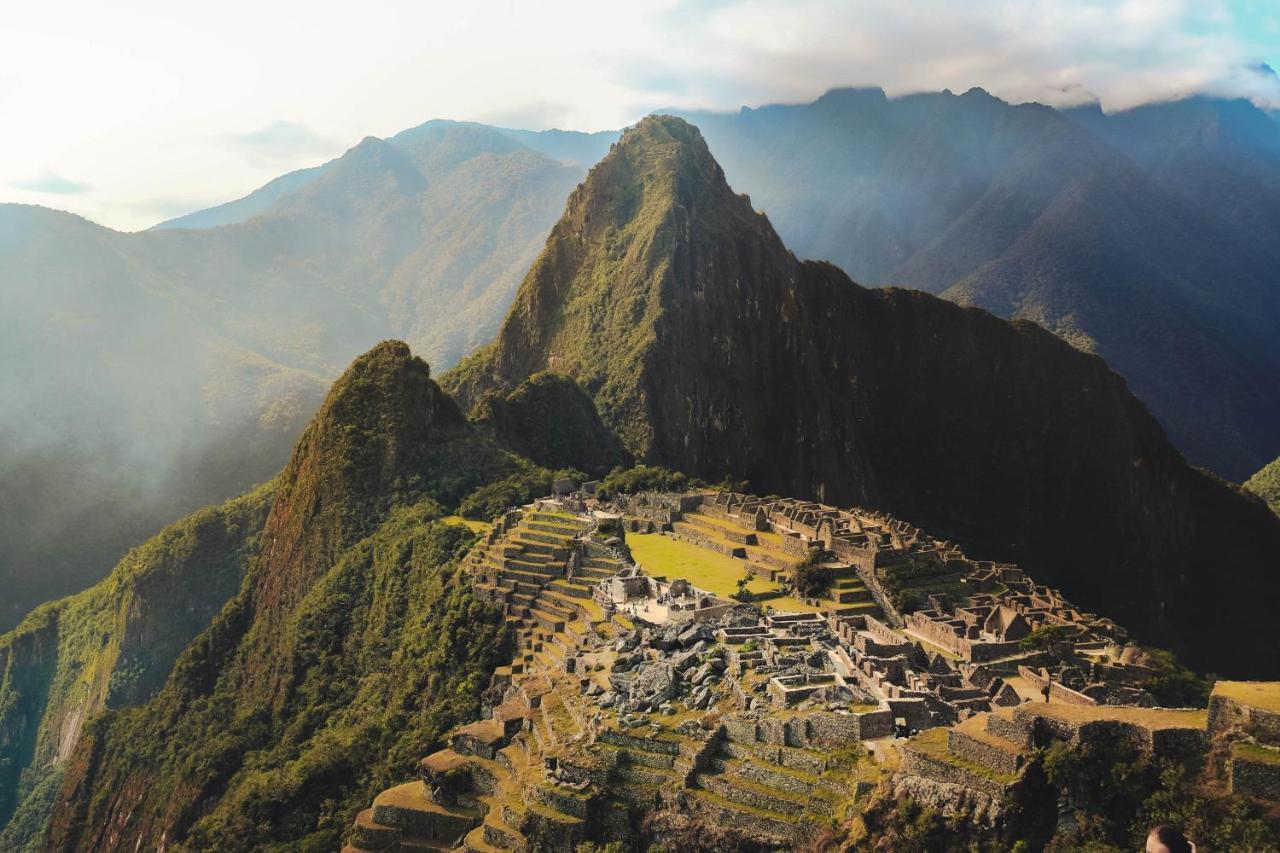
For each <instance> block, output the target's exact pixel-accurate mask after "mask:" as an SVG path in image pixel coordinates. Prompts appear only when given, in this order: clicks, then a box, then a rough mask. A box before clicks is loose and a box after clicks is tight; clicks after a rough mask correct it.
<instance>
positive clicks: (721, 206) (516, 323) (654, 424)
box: [443, 117, 1280, 675]
mask: <svg viewBox="0 0 1280 853" xmlns="http://www.w3.org/2000/svg"><path fill="white" fill-rule="evenodd" d="M543 370H552V371H555V372H559V373H564V374H566V375H568V376H570V377H572V378H573V379H575V380H576V381H577V382H578V383H579V384H580V385H581V386H582V387H583V388H585V389H586V391H587V392H588V393H589V394H590V395H591V396H592V397H593V398H594V400H595V402H596V405H597V407H598V409H599V410H600V414H601V417H602V419H603V421H604V423H605V424H606V425H607V426H609V427H610V428H611V429H613V430H614V431H615V432H617V433H618V435H619V436H620V437H621V438H622V439H623V441H624V443H625V444H626V446H627V448H628V449H629V450H630V451H631V452H632V453H634V454H635V455H636V457H637V458H639V459H641V460H643V461H646V462H651V463H657V464H662V465H666V466H668V467H671V468H675V469H678V470H683V471H686V472H688V473H690V474H695V475H701V476H703V477H705V478H707V479H711V480H717V479H719V478H721V477H724V476H726V475H729V476H733V477H736V478H743V477H745V478H747V479H748V480H749V481H750V482H751V484H752V486H753V487H754V488H755V490H756V491H760V492H762V493H763V492H775V493H779V494H798V495H810V496H813V497H816V498H820V499H823V500H826V501H829V502H835V503H858V504H864V505H869V506H874V507H878V508H882V509H885V510H888V511H890V512H892V513H894V514H895V515H898V516H900V517H904V518H911V519H913V520H914V521H917V522H918V523H920V524H921V525H923V526H925V527H926V528H928V529H931V530H935V531H938V532H940V533H941V534H943V535H945V536H948V537H949V538H952V539H955V540H957V541H960V542H962V543H964V544H965V545H966V546H967V547H968V549H969V550H971V551H972V552H974V553H982V554H984V555H988V556H990V557H992V558H1001V557H1008V558H1013V559H1016V560H1018V561H1019V562H1020V563H1023V564H1024V565H1026V566H1028V568H1029V570H1031V571H1033V572H1035V574H1036V576H1037V577H1039V578H1043V579H1044V580H1045V581H1046V582H1048V583H1051V584H1053V585H1055V586H1061V587H1062V588H1063V589H1065V590H1066V591H1067V593H1068V594H1069V595H1070V596H1071V597H1072V598H1073V599H1074V600H1078V601H1080V602H1081V603H1082V604H1083V605H1084V606H1086V607H1089V608H1090V609H1093V610H1097V611H1100V612H1103V613H1106V614H1108V615H1111V616H1113V617H1114V618H1116V619H1117V620H1119V621H1120V622H1121V623H1122V624H1125V625H1126V626H1128V627H1130V628H1132V629H1134V630H1135V631H1137V632H1138V633H1139V634H1140V635H1141V636H1142V637H1143V638H1144V639H1146V640H1148V641H1151V642H1157V643H1162V644H1165V645H1169V646H1173V647H1175V648H1177V649H1178V650H1179V652H1180V653H1181V654H1184V655H1185V656H1186V658H1187V659H1188V660H1191V661H1193V662H1195V663H1196V664H1199V665H1202V666H1206V667H1212V668H1214V669H1215V670H1216V671H1224V672H1225V671H1236V672H1241V673H1252V674H1254V675H1261V674H1264V673H1275V672H1278V671H1280V660H1277V659H1276V656H1275V652H1274V648H1273V647H1272V646H1271V644H1270V643H1269V642H1268V641H1266V640H1265V639H1264V637H1265V634H1263V633H1262V631H1261V628H1262V626H1264V625H1265V624H1267V620H1268V619H1269V618H1270V616H1269V615H1268V612H1267V608H1266V606H1265V605H1264V604H1263V603H1262V602H1263V601H1265V600H1266V599H1267V596H1266V595H1258V596H1256V597H1250V599H1249V600H1244V601H1242V600H1241V599H1240V597H1239V596H1238V595H1237V594H1236V593H1235V590H1237V589H1240V588H1249V589H1252V590H1254V591H1255V592H1257V591H1258V590H1261V589H1267V590H1273V591H1280V590H1276V584H1277V583H1278V582H1280V580H1278V578H1280V576H1278V575H1277V574H1276V573H1275V572H1273V571H1270V570H1269V569H1268V567H1269V566H1273V565H1274V561H1275V554H1276V553H1280V551H1278V550H1277V547H1278V546H1280V524H1277V519H1276V518H1275V517H1274V516H1272V515H1271V514H1269V513H1265V512H1263V511H1262V510H1261V507H1259V506H1258V505H1257V504H1256V503H1255V502H1252V501H1249V500H1245V499H1243V498H1242V497H1241V496H1240V495H1239V494H1238V493H1236V492H1235V491H1234V490H1233V489H1232V488H1231V487H1229V486H1227V485H1226V484H1223V483H1221V482H1219V481H1217V480H1215V479H1212V478H1210V477H1208V476H1206V475H1204V474H1202V473H1200V472H1197V471H1195V470H1193V469H1191V468H1190V467H1189V466H1187V464H1186V463H1185V462H1184V461H1183V459H1182V457H1181V456H1180V455H1179V454H1178V453H1177V451H1175V450H1174V449H1173V448H1172V447H1171V446H1170V444H1169V443H1168V441H1167V440H1166V438H1165V436H1164V433H1163V432H1162V431H1161V429H1160V427H1159V426H1158V425H1157V423H1156V422H1155V420H1154V419H1153V418H1152V417H1151V416H1150V414H1148V412H1147V411H1146V410H1145V408H1144V407H1143V406H1142V404H1141V403H1139V402H1138V401H1137V400H1136V399H1135V398H1134V397H1133V395H1132V394H1130V393H1129V391H1128V390H1127V388H1126V386H1125V383H1124V381H1123V380H1122V379H1120V377H1118V376H1117V375H1116V374H1114V373H1113V372H1111V371H1110V370H1109V369H1108V368H1107V366H1106V364H1105V363H1104V362H1103V361H1102V359H1100V358H1098V357H1096V356H1091V355H1088V354H1085V353H1082V352H1080V351H1078V350H1076V349H1074V348H1072V347H1070V346H1068V345H1067V344H1066V343H1064V342H1062V341H1061V340H1060V339H1058V338H1056V337H1054V336H1053V335H1051V334H1049V333H1047V332H1045V331H1044V330H1043V329H1041V328H1039V327H1038V326H1035V325H1033V324H1030V323H1013V324H1010V323H1007V322H1004V321H1001V320H998V319H996V318H995V317H992V316H991V315H990V314H987V313H985V312H983V311H979V310H974V309H965V308H961V307H958V306H956V305H953V304H951V303H948V302H945V301H942V300H940V299H937V298H934V297H931V296H929V295H927V294H923V293H919V292H910V291H901V290H893V289H888V290H865V289H863V288H861V287H859V286H857V285H856V284H854V283H853V282H852V281H850V280H849V279H848V278H847V277H846V276H845V275H844V274H843V273H842V272H840V270H838V269H836V268H835V267H832V266H830V265H828V264H821V263H812V262H810V263H801V262H799V261H798V260H796V258H795V257H794V256H793V255H792V254H791V253H790V252H789V251H787V250H786V248H785V247H784V246H783V245H782V242H781V240H779V238H778V237H777V235H776V234H775V233H774V231H773V229H772V227H771V226H770V224H769V221H768V220H767V219H766V218H765V217H764V216H762V215H760V214H758V213H756V212H755V211H753V210H752V208H751V205H750V203H749V201H748V200H747V199H746V198H745V197H743V196H738V195H735V194H734V193H733V191H732V190H731V189H730V188H729V186H728V184H727V183H726V182H725V179H724V175H723V173H722V172H721V170H720V168H719V166H718V165H717V164H716V162H715V160H714V159H712V157H711V155H710V153H709V151H708V149H707V146H706V144H705V143H704V142H703V140H702V138H701V136H700V134H699V133H698V131H697V130H696V129H694V128H692V127H691V126H689V125H687V124H686V123H684V122H683V121H681V120H679V119H674V118H669V117H653V118H649V119H646V120H645V121H643V122H641V123H640V124H639V125H638V126H637V127H636V128H634V129H632V130H631V131H628V132H627V134H625V135H624V136H623V138H622V140H621V141H620V142H619V143H618V145H617V146H615V148H614V150H613V151H612V152H611V153H610V155H609V156H608V157H606V158H605V159H604V160H603V161H602V162H601V163H600V164H599V165H597V166H596V167H595V168H594V169H593V170H592V171H591V173H590V175H589V176H588V178H587V180H586V181H585V182H584V184H583V185H582V186H581V187H580V188H579V189H578V190H577V191H575V192H574V194H573V195H572V196H571V197H570V199H569V202H568V204H567V206H566V209H565V214H564V217H563V218H562V219H561V221H560V222H559V223H558V224H557V225H556V227H555V228H554V229H553V230H552V234H551V237H550V238H549V239H548V241H547V245H546V247H545V248H544V249H543V252H542V255H541V256H540V257H539V259H538V260H537V262H536V263H535V264H534V266H533V268H532V270H531V271H530V273H529V276H528V277H527V278H526V279H525V281H524V283H523V284H522V285H521V288H520V290H519V292H518V294H517V297H516V302H515V305H514V306H513V307H512V310H511V312H510V313H509V314H508V316H507V319H506V320H505V322H504V324H503V328H502V332H501V333H500V335H499V337H498V339H497V341H495V343H494V344H493V346H492V347H490V348H486V349H485V350H482V351H480V352H478V353H477V354H476V355H475V356H473V357H471V358H470V359H468V360H466V361H464V362H463V363H462V364H460V365H459V366H458V367H457V368H456V369H455V370H454V371H452V372H451V373H450V374H448V375H447V376H446V377H445V378H444V380H443V383H444V385H445V386H446V388H448V389H450V390H451V391H452V392H454V393H456V394H457V396H458V397H459V399H460V400H462V401H463V402H464V405H470V404H472V403H474V402H475V401H477V400H479V399H481V397H482V396H483V395H484V394H485V393H488V392H490V391H492V390H494V389H498V390H503V391H505V390H509V389H511V388H514V387H515V386H516V385H518V384H519V383H520V382H521V381H523V380H524V379H525V378H526V377H528V376H531V375H533V374H535V373H538V372H540V371H543ZM1244 626H1249V628H1248V629H1245V627H1244ZM1254 628H1257V629H1259V630H1257V631H1254V630H1253V629H1254ZM1242 632H1243V636H1244V637H1246V638H1249V637H1252V638H1254V639H1245V640H1240V639H1239V638H1240V637H1241V636H1242ZM1215 637H1217V638H1220V639H1215ZM1227 637H1231V638H1232V639H1230V640H1227V639H1225V638H1227Z"/></svg>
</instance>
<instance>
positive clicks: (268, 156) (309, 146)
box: [0, 0, 1280, 230]
mask: <svg viewBox="0 0 1280 853" xmlns="http://www.w3.org/2000/svg"><path fill="white" fill-rule="evenodd" d="M1268 64H1269V65H1270V66H1274V67H1277V68H1280V0H1195V1H1194V2H1193V1H1192V0H1070V2H1065V0H1053V2H1041V0H1021V2H1015V0H964V2H957V0H844V2H833V0H707V2H690V0H655V1H654V2H645V0H628V2H612V0H592V2H579V0H539V2H536V3H532V2H510V3H504V2H489V0H468V2H450V3H439V2H432V0H364V2H360V3H353V2H344V3H334V2H331V0H305V2H304V0H222V2H220V3H217V4H196V3H175V2H172V0H115V2H112V3H103V2H101V0H40V2H36V0H15V1H14V2H12V3H7V4H5V8H4V11H3V13H0V202H19V203H25V204H40V205H45V206H47V207H55V208H59V209H63V210H69V211H72V212H75V213H78V214H80V215H82V216H85V217H87V218H89V219H92V220H93V221H95V222H98V223H101V224H104V225H107V226H109V227H112V228H117V229H121V230H136V229H140V228H145V227H148V226H150V225H153V224H155V223H156V222H159V221H161V220H164V219H167V218H170V217H173V216H176V215H179V214H182V213H186V212H189V211H191V210H197V209H200V208H203V207H208V206H210V205H213V204H218V203H220V202H223V201H228V200H230V199H233V198H237V197H239V196H242V195H244V194H245V193H247V192H249V191H251V190H252V189H254V188H255V187H257V186H260V185H261V184H263V183H265V182H266V181H268V180H270V179H271V178H273V177H275V176H277V175H280V174H282V173H284V172H286V171H289V170H291V169H295V168H300V167H303V166H308V165H314V164H316V163H319V162H323V161H324V160H327V159H329V158H332V157H335V156H338V155H339V154H341V153H342V152H343V151H344V150H346V149H347V148H349V147H351V146H352V145H354V144H356V143H357V142H359V141H360V139H362V138H364V137H365V136H369V135H373V136H383V137H385V136H390V135H391V134H393V133H396V132H397V131H400V130H403V129H405V128H408V127H412V126H415V125H418V124H421V123H422V122H424V121H426V120H428V119H432V118H452V119H464V120H474V121H483V122H489V123H493V124H499V125H503V126H509V127H525V128H531V129H543V128H548V127H562V128H569V129H576V130H601V129H607V128H617V127H622V126H625V125H627V124H629V123H631V122H634V121H635V120H636V119H638V118H639V117H641V116H643V115H644V114H646V113H648V112H651V111H653V110H655V109H660V108H662V107H679V108H682V109H695V108H701V109H706V108H710V109H730V110H732V109H737V108H739V107H740V106H743V105H748V106H757V105H760V104H764V103H776V102H796V101H807V100H812V99H813V98H816V97H817V96H819V95H821V94H822V93H823V92H824V91H826V90H827V89H830V88H832V87H835V86H842V85H878V86H882V87H883V88H884V89H885V90H886V91H887V92H888V93H889V94H890V95H899V94H907V93H910V92H916V91H929V90H941V89H944V88H950V89H952V90H953V91H957V92H959V91H964V90H966V89H968V88H970V87H972V86H981V87H983V88H985V89H987V90H988V91H990V92H992V93H993V94H995V95H997V96H999V97H1002V98H1004V99H1006V100H1009V101H1013V102H1021V101H1040V102H1043V103H1049V104H1054V105H1063V104H1074V103H1079V102H1083V101H1088V100H1099V101H1101V103H1102V104H1103V107H1104V108H1105V109H1107V110H1108V111H1114V110H1119V109H1124V108H1127V107H1131V106H1135V105H1137V104H1141V103H1145V102H1148V101H1154V100H1167V99H1169V98H1174V97H1179V96H1185V95H1188V94H1193V93H1200V92H1208V93H1213V94H1221V95H1232V96H1244V97H1250V98H1252V99H1254V100H1255V101H1256V102H1258V103H1260V104H1264V105H1270V106H1280V78H1277V77H1276V75H1275V74H1274V73H1273V72H1270V71H1269V68H1268V67H1267V65H1268Z"/></svg>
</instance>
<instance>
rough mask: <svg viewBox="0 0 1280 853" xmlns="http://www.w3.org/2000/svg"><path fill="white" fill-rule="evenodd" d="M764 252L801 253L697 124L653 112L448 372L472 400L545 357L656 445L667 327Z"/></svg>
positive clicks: (574, 198)
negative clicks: (651, 411)
mask: <svg viewBox="0 0 1280 853" xmlns="http://www.w3.org/2000/svg"><path fill="white" fill-rule="evenodd" d="M765 258H771V259H778V258H790V254H789V253H788V252H787V251H786V249H785V248H784V247H783V246H782V243H781V241H780V240H779V239H778V237H777V235H776V234H775V233H774V232H773V229H772V228H771V227H770V226H769V224H768V221H767V220H766V219H765V218H764V217H763V216H761V215H760V214H757V213H756V212H755V211H754V210H752V208H751V203H750V201H749V200H748V199H747V198H746V197H745V196H741V195H737V194H735V193H734V192H733V190H731V189H730V188H729V185H728V183H727V182H726V180H725V177H724V172H723V170H721V168H720V165H719V164H718V163H717V162H716V160H715V158H714V157H712V156H711V152H710V150H709V149H708V148H707V144H706V141H705V140H704V139H703V138H702V134H701V133H700V132H699V131H698V129H697V128H696V127H694V126H693V125H691V124H689V123H688V122H686V121H685V120H684V119H681V118H677V117H675V116H669V115H654V116H649V117H647V118H645V119H643V120H642V121H640V122H639V123H638V124H636V125H635V126H634V127H632V128H630V129H628V130H627V131H626V132H625V133H623V134H622V137H621V138H620V139H619V140H618V141H617V142H616V143H614V145H613V146H612V147H611V148H610V150H609V153H608V155H607V156H606V157H605V158H604V159H603V160H601V161H600V163H598V164H597V165H596V166H595V167H594V168H593V169H592V170H591V172H590V173H589V174H588V175H587V178H586V180H585V181H583V183H582V184H581V185H579V187H578V188H577V189H576V190H575V191H574V192H573V194H572V195H571V196H570V198H569V201H568V204H567V205H566V207H565V212H564V216H563V217H562V218H561V220H560V222H559V223H558V224H557V225H556V227H555V228H554V229H553V230H552V232H551V236H550V237H549V238H548V239H547V244H546V246H545V248H544V249H543V252H542V254H541V255H540V256H539V258H538V260H537V261H536V262H535V263H534V266H533V268H532V269H531V270H530V271H529V274H528V276H527V277H526V278H525V280H524V282H523V283H522V284H521V286H520V289H519V290H518V292H517V294H516V300H515V303H514V305H513V306H512V308H511V310H510V312H509V313H508V315H507V318H506V320H505V322H504V324H503V328H502V330H501V333H500V334H499V336H498V339H497V341H496V342H495V343H494V345H493V346H492V347H491V348H488V349H486V350H483V351H482V352H480V353H477V354H476V355H475V356H473V357H472V358H471V359H468V360H467V361H466V362H464V363H463V364H462V365H460V366H459V368H458V369H457V370H455V371H453V372H452V373H451V374H450V375H449V376H447V377H446V378H445V379H444V383H445V385H446V387H448V388H449V389H450V390H451V392H453V393H454V394H455V395H457V396H458V397H459V398H460V399H461V400H462V401H463V402H464V403H465V404H467V405H471V404H474V403H475V402H477V401H478V400H479V399H480V398H481V397H482V396H483V394H484V392H486V391H488V390H490V389H495V388H496V389H499V390H502V391H510V390H512V389H513V388H514V387H515V386H516V385H517V384H519V382H521V381H522V380H524V379H525V378H526V377H528V376H531V375H533V374H535V373H539V372H541V371H544V370H551V371H553V372H556V373H562V374H565V375H568V376H570V377H572V378H574V379H576V380H577V381H578V382H579V383H581V384H582V386H583V388H584V389H585V390H586V391H587V392H588V393H589V394H592V395H593V396H596V397H597V399H599V395H600V394H601V393H603V394H604V395H605V398H606V399H608V400H609V401H610V402H609V403H608V404H607V405H606V406H604V407H603V410H604V411H603V414H604V416H605V421H606V423H607V424H608V425H609V426H610V427H611V428H613V429H615V430H616V431H618V432H619V434H620V435H621V437H622V438H623V440H624V442H625V443H626V444H627V446H628V448H629V449H630V450H632V452H634V453H636V454H637V455H639V456H640V457H642V458H645V457H646V456H647V455H648V453H649V450H650V449H651V448H650V444H649V442H650V439H651V437H652V428H651V426H650V423H651V420H652V419H651V418H650V417H649V416H648V415H646V413H645V412H646V409H647V406H648V403H647V402H646V399H647V394H646V392H645V391H644V390H643V387H642V385H641V384H638V383H637V379H638V378H639V377H640V376H641V374H642V372H643V370H644V365H645V364H646V363H647V362H646V357H647V353H648V352H649V351H650V349H651V348H652V347H653V345H654V342H655V341H656V340H657V339H658V332H657V327H658V326H660V325H662V324H664V323H665V322H667V321H668V320H671V321H674V320H675V318H677V317H680V316H682V315H684V314H685V313H686V312H687V309H688V307H689V306H688V302H689V300H690V299H691V298H694V299H697V300H700V302H701V304H703V305H706V304H710V303H713V302H722V301H724V300H723V299H722V298H721V297H724V298H726V299H727V298H729V294H728V293H727V291H728V290H730V289H735V288H736V289H739V290H740V289H741V288H742V287H744V284H743V282H744V281H745V280H746V279H747V278H753V279H755V278H759V276H756V275H753V273H752V270H751V268H750V267H751V265H752V264H755V265H757V266H758V265H760V264H762V263H764V259H765ZM791 262H792V263H794V259H791ZM712 291H716V293H715V294H713V293H712ZM720 291H726V292H725V293H720ZM721 319H722V320H724V319H727V316H726V318H721ZM606 352H607V353H609V354H610V357H609V358H600V357H599V354H600V353H606Z"/></svg>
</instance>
